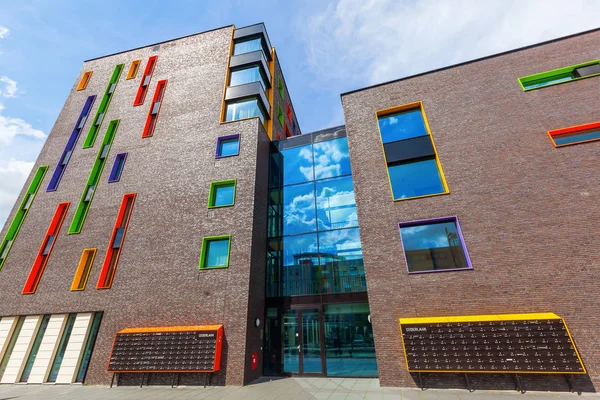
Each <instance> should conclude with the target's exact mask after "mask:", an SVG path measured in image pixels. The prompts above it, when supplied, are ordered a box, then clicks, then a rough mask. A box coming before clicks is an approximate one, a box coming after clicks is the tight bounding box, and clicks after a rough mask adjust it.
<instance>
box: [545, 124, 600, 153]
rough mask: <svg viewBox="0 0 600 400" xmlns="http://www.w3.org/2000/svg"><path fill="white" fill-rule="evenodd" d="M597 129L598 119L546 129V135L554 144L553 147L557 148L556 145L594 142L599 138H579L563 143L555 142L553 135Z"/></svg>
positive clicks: (598, 126) (599, 128) (599, 127)
mask: <svg viewBox="0 0 600 400" xmlns="http://www.w3.org/2000/svg"><path fill="white" fill-rule="evenodd" d="M597 130H600V121H598V122H592V123H589V124H583V125H575V126H570V127H568V128H561V129H555V130H552V131H548V136H549V137H550V140H551V141H552V144H553V145H554V147H557V148H558V147H565V146H573V145H575V144H581V143H589V142H595V141H597V140H600V138H597V139H589V140H580V141H577V142H572V143H565V144H556V141H555V140H554V137H555V136H562V135H569V134H573V135H576V134H583V133H586V132H587V131H597Z"/></svg>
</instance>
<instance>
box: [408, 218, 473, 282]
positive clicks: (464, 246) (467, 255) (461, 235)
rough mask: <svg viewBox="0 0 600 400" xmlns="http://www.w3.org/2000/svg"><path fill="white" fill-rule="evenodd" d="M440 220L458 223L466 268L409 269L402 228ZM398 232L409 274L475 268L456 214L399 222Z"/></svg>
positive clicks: (457, 227) (457, 228)
mask: <svg viewBox="0 0 600 400" xmlns="http://www.w3.org/2000/svg"><path fill="white" fill-rule="evenodd" d="M438 222H454V223H455V224H456V231H457V232H458V238H459V240H460V246H461V247H462V250H463V252H464V254H465V259H466V260H467V267H466V268H448V269H438V270H431V271H413V272H411V271H410V270H409V269H408V260H407V259H406V251H405V250H404V243H403V242H402V232H401V229H402V228H408V227H411V226H416V225H426V224H435V223H438ZM398 233H399V234H400V246H402V254H404V262H405V263H406V272H408V273H409V274H429V273H432V272H434V273H435V272H450V271H469V270H472V269H473V264H471V257H470V256H469V250H467V245H466V243H465V238H464V237H463V234H462V229H460V223H459V222H458V217H457V216H456V215H453V216H449V217H439V218H430V219H420V220H416V221H408V222H399V223H398Z"/></svg>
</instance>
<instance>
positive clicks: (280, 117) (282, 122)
mask: <svg viewBox="0 0 600 400" xmlns="http://www.w3.org/2000/svg"><path fill="white" fill-rule="evenodd" d="M277 119H278V120H279V124H280V125H281V127H282V128H283V126H284V125H285V117H284V116H283V110H282V109H281V105H279V104H277Z"/></svg>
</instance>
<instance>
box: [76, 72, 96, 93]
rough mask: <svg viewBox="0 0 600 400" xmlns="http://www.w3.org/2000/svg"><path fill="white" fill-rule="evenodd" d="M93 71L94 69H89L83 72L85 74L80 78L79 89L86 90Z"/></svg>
mask: <svg viewBox="0 0 600 400" xmlns="http://www.w3.org/2000/svg"><path fill="white" fill-rule="evenodd" d="M93 73H94V71H87V72H85V73H84V74H83V76H82V77H81V79H80V80H79V84H78V85H77V91H80V90H85V88H86V87H87V85H88V83H89V81H90V78H91V77H92V74H93Z"/></svg>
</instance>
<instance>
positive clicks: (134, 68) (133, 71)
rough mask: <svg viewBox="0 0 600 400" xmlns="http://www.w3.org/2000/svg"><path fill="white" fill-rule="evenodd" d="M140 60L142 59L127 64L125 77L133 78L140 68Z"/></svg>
mask: <svg viewBox="0 0 600 400" xmlns="http://www.w3.org/2000/svg"><path fill="white" fill-rule="evenodd" d="M140 62H142V60H134V61H132V62H131V65H130V66H129V71H127V77H126V78H125V79H134V78H135V76H136V75H137V73H138V70H139V69H140Z"/></svg>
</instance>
